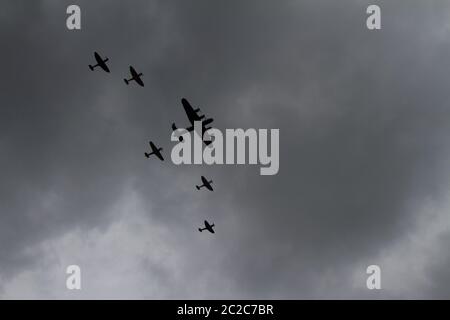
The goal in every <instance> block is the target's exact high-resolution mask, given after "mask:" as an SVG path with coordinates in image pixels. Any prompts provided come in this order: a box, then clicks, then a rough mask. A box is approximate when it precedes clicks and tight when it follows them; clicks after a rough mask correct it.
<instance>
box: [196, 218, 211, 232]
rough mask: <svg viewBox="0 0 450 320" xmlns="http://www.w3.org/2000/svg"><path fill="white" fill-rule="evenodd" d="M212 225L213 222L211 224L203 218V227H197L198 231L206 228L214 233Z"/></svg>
mask: <svg viewBox="0 0 450 320" xmlns="http://www.w3.org/2000/svg"><path fill="white" fill-rule="evenodd" d="M213 227H214V223H213V224H209V222H208V221H206V220H205V227H204V228H198V231H200V232H202V231H203V230H208V231H209V232H211V233H215V232H214V229H213Z"/></svg>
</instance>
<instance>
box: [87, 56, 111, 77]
mask: <svg viewBox="0 0 450 320" xmlns="http://www.w3.org/2000/svg"><path fill="white" fill-rule="evenodd" d="M94 57H95V61H96V62H97V64H95V65H93V66H92V65H89V69H91V71H94V69H95V68H96V67H100V68H102V69H103V70H104V71H106V72H108V73H109V68H108V66H107V65H106V62H107V61H108V60H109V59H108V58H105V59H103V58H102V57H100V55H99V54H98V53H97V52H94Z"/></svg>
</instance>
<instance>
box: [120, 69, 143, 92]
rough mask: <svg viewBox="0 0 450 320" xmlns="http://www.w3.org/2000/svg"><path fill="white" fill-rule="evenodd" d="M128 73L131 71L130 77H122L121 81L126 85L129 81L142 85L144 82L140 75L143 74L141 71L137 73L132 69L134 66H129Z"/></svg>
mask: <svg viewBox="0 0 450 320" xmlns="http://www.w3.org/2000/svg"><path fill="white" fill-rule="evenodd" d="M130 73H131V78H130V79H123V81H125V83H126V84H127V85H128V84H129V83H130V81H133V80H134V81H136V82H137V84H139V85H140V86H141V87H143V86H144V82H143V81H142V79H141V76H143V74H142V73H137V72H136V70H134V68H133V67H132V66H130Z"/></svg>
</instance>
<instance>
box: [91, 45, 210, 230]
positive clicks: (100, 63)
mask: <svg viewBox="0 0 450 320" xmlns="http://www.w3.org/2000/svg"><path fill="white" fill-rule="evenodd" d="M94 58H95V61H96V62H97V63H96V64H95V65H89V69H91V71H94V69H95V68H97V67H100V68H101V69H103V71H105V72H108V73H109V72H110V70H109V67H108V66H107V65H106V62H107V61H109V59H108V58H106V57H105V58H104V59H103V58H102V57H101V56H100V54H99V53H97V52H94ZM130 74H131V78H130V79H123V80H124V81H125V83H126V84H127V85H128V84H129V83H130V81H135V82H136V83H137V84H139V85H140V86H141V87H143V86H144V82H143V81H142V78H141V77H142V76H143V74H142V73H138V72H137V71H136V70H135V69H134V68H133V67H132V66H130ZM181 104H182V105H183V108H184V111H185V112H186V115H187V117H188V120H189V122H190V124H191V125H190V126H189V127H188V128H186V130H187V131H188V132H192V131H194V122H195V121H202V138H203V135H204V133H205V132H206V131H208V130H209V129H211V127H207V126H208V125H209V124H211V123H212V122H213V121H214V119H212V118H208V119H205V116H204V115H199V112H200V109H199V108H196V109H194V108H193V107H192V106H191V104H190V103H189V101H187V99H185V98H183V99H181ZM172 130H174V131H175V130H177V127H176V125H175V123H173V124H172ZM179 139H180V141H182V140H183V137H179ZM203 142H204V143H205V144H206V145H209V144H210V143H211V142H212V141H203ZM149 145H150V148H151V152H144V155H145V157H146V158H150V156H151V155H155V156H156V157H158V158H159V159H160V160H161V161H164V157H163V156H162V154H161V151H162V150H163V148H158V147H156V145H155V144H154V143H153V141H149ZM201 180H202V183H203V184H202V185H200V186H197V185H196V186H195V187H196V188H197V190H200V189H201V188H203V187H205V188H206V189H208V190H210V191H213V188H212V186H211V184H212V182H213V181H212V180H209V181H208V179H206V178H205V177H204V176H201ZM213 228H214V223H213V224H210V223H209V222H208V221H206V220H205V227H204V228H198V231H200V232H202V231H203V230H208V231H209V232H211V233H215V232H214V229H213Z"/></svg>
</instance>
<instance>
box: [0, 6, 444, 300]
mask: <svg viewBox="0 0 450 320" xmlns="http://www.w3.org/2000/svg"><path fill="white" fill-rule="evenodd" d="M73 3H76V4H78V5H80V7H81V10H82V30H81V31H69V30H67V29H66V24H65V20H66V17H67V15H66V8H67V6H68V5H69V4H73ZM369 4H378V5H380V6H381V9H382V30H380V31H369V30H367V28H366V27H365V20H366V17H367V15H366V13H365V11H366V8H367V6H368V5H369ZM449 18H450V3H449V2H448V1H444V0H443V1H418V0H417V1H357V0H353V1H352V0H345V1H332V0H327V1H322V0H310V1H300V0H296V1H290V0H284V1H237V0H236V1H234V0H233V1H218V0H215V1H210V0H208V1H207V0H189V1H181V0H180V1H138V0H135V1H128V2H125V1H100V0H96V1H76V2H73V1H50V0H48V1H12V0H11V1H4V2H3V3H2V10H1V12H0V39H1V40H2V49H1V50H0V58H1V59H0V61H1V62H0V65H1V70H2V77H1V78H0V82H1V85H0V97H1V107H0V150H1V155H2V156H1V157H0V168H1V171H2V175H1V183H0V297H1V298H3V299H10V298H26V299H31V298H37V299H46V298H50V299H82V298H88V299H105V298H113V299H117V298H125V299H131V298H135V299H164V298H168V299H185V298H210V299H216V298H235V299H239V298H253V299H258V298H289V299H304V298H312V299H323V298H337V299H347V298H367V299H380V298H387V299H391V298H402V299H404V298H405V299H411V298H427V299H428V298H450V285H449V283H450V268H449V266H450V253H449V250H448V248H449V246H450V219H449V212H450V169H449V167H450V166H449V163H450V105H449V103H448V102H449V101H450V90H449V89H450V63H449V61H450V19H449ZM94 51H99V52H100V53H101V54H103V55H106V56H107V57H109V59H110V61H109V62H108V64H109V66H110V68H111V73H110V74H106V73H103V72H100V71H96V72H91V71H90V70H89V68H88V64H92V63H93V62H94V60H93V52H94ZM130 64H132V65H133V66H135V67H136V68H137V69H138V70H139V71H141V72H143V73H144V78H143V79H144V82H145V88H141V87H138V86H135V85H131V86H126V85H125V84H124V83H123V81H122V78H124V77H125V76H127V72H128V66H129V65H130ZM182 97H186V98H188V99H189V101H190V102H191V103H192V104H193V105H195V106H197V107H200V108H201V109H202V111H203V112H204V113H205V114H206V115H207V116H210V117H213V118H214V119H215V122H214V125H215V127H217V128H219V129H225V128H279V129H280V171H279V173H278V175H275V176H260V175H259V166H250V165H249V166H231V165H228V166H206V165H205V166H175V165H174V164H172V163H171V162H170V157H169V152H170V150H171V148H172V147H173V145H174V143H172V142H171V141H170V133H171V129H170V126H171V124H172V122H174V121H175V122H176V123H177V124H179V125H180V126H182V125H183V124H185V123H186V118H185V115H184V113H183V109H182V106H181V103H180V99H181V98H182ZM150 139H151V140H153V141H155V142H157V144H159V145H161V146H162V147H163V148H164V151H163V153H164V155H165V156H166V159H167V160H166V161H165V162H159V161H157V160H155V159H150V160H148V159H146V158H145V157H144V155H143V153H144V151H146V150H147V148H148V145H147V143H148V140H150ZM200 175H205V176H207V177H209V178H211V179H213V180H214V186H215V191H214V192H213V193H208V192H206V191H205V192H198V191H197V190H196V189H195V185H196V184H199V182H200V181H199V179H200ZM205 219H207V220H209V221H212V222H214V223H215V224H216V232H217V233H216V234H215V235H211V234H207V233H199V232H198V231H197V228H198V226H200V225H201V223H202V221H203V220H205ZM71 264H77V265H79V266H80V267H81V270H82V290H81V291H69V290H67V289H66V287H65V282H66V274H65V269H66V267H67V266H68V265H71ZM371 264H378V265H379V266H380V267H381V270H382V288H383V289H382V290H380V291H376V290H368V289H367V288H366V278H367V275H366V273H365V272H366V268H367V266H368V265H371Z"/></svg>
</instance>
